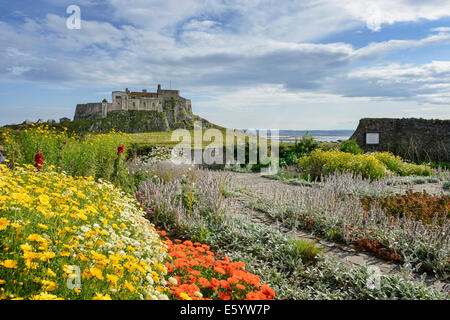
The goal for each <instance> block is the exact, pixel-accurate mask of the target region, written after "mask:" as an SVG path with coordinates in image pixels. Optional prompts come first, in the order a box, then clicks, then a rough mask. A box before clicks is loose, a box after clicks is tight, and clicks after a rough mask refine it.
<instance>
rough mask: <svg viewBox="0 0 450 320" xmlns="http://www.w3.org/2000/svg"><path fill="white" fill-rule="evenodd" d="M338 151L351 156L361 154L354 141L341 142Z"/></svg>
mask: <svg viewBox="0 0 450 320" xmlns="http://www.w3.org/2000/svg"><path fill="white" fill-rule="evenodd" d="M339 150H340V151H342V152H347V153H351V154H361V153H363V151H362V150H361V149H360V148H359V146H358V144H357V143H356V141H355V140H347V141H344V142H342V145H341V146H340V147H339Z"/></svg>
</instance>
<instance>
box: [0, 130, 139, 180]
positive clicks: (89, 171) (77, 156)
mask: <svg viewBox="0 0 450 320" xmlns="http://www.w3.org/2000/svg"><path fill="white" fill-rule="evenodd" d="M4 137H5V142H6V143H5V149H6V154H7V157H8V159H9V160H10V166H11V167H12V168H14V167H15V166H17V165H22V164H34V156H35V154H36V152H42V153H43V156H44V166H49V165H51V166H54V167H56V168H57V169H58V170H60V171H64V172H66V173H68V174H70V175H73V176H93V177H95V178H102V179H108V180H115V179H116V178H118V177H119V176H121V175H123V156H118V154H117V148H118V146H121V145H125V146H127V145H128V142H129V140H130V138H129V137H128V136H127V135H125V134H122V133H115V132H111V133H108V134H98V135H91V134H88V135H87V136H85V137H79V136H76V135H75V134H68V133H67V131H66V130H62V131H57V130H56V129H54V128H49V127H48V126H38V127H34V126H31V127H29V128H28V129H25V130H16V131H8V132H6V134H5V136H4Z"/></svg>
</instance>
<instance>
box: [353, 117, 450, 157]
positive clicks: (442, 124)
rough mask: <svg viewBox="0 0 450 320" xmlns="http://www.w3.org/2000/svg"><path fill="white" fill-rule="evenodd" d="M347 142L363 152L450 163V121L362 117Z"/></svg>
mask: <svg viewBox="0 0 450 320" xmlns="http://www.w3.org/2000/svg"><path fill="white" fill-rule="evenodd" d="M350 139H354V140H356V142H357V143H358V145H359V147H360V148H361V149H362V150H364V151H365V152H373V151H392V152H394V153H395V154H398V155H400V156H403V157H407V158H414V159H422V160H427V161H428V160H433V161H450V120H426V119H415V118H410V119H389V118H365V119H361V120H360V121H359V125H358V128H357V129H356V131H355V133H354V134H353V135H352V137H351V138H350Z"/></svg>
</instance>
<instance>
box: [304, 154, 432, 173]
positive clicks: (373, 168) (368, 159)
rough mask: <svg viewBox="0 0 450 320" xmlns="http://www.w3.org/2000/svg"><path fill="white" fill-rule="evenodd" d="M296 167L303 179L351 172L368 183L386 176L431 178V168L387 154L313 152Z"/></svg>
mask: <svg viewBox="0 0 450 320" xmlns="http://www.w3.org/2000/svg"><path fill="white" fill-rule="evenodd" d="M298 168H299V170H300V172H301V173H302V176H303V178H308V177H309V178H312V179H320V178H321V177H322V176H327V175H330V174H332V173H334V172H341V173H343V172H351V173H353V174H354V175H355V176H358V175H361V176H362V177H363V178H369V179H371V180H375V179H380V178H383V177H385V176H386V175H388V174H394V175H401V176H409V175H420V176H430V175H432V174H433V169H432V168H430V167H429V166H426V165H415V164H411V163H406V162H404V161H403V160H402V159H401V158H400V157H398V156H394V155H393V154H392V153H389V152H380V153H367V154H352V153H348V152H342V151H335V150H332V151H322V150H314V151H313V152H312V153H311V155H309V156H306V157H302V158H300V159H299V160H298Z"/></svg>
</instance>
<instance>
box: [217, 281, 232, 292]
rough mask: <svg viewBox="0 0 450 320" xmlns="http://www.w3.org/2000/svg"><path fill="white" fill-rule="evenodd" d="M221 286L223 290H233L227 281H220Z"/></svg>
mask: <svg viewBox="0 0 450 320" xmlns="http://www.w3.org/2000/svg"><path fill="white" fill-rule="evenodd" d="M220 285H221V286H222V288H224V289H228V290H231V287H230V284H229V283H228V282H227V281H225V280H220Z"/></svg>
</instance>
